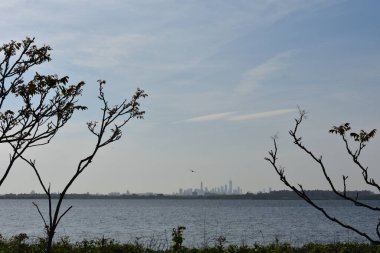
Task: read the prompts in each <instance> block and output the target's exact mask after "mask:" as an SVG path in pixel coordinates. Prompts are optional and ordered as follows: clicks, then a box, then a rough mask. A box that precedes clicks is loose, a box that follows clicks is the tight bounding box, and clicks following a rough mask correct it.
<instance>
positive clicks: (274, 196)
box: [0, 190, 380, 200]
mask: <svg viewBox="0 0 380 253" xmlns="http://www.w3.org/2000/svg"><path fill="white" fill-rule="evenodd" d="M305 192H306V193H307V194H308V196H310V198H311V199H315V200H339V199H341V198H340V197H339V196H338V195H336V194H334V193H333V192H332V191H326V190H309V191H305ZM346 195H347V196H349V197H352V198H355V199H356V198H357V199H361V200H380V194H375V193H373V192H371V191H347V192H346ZM51 197H52V198H53V199H57V198H59V194H58V193H52V194H51ZM45 198H46V195H45V194H42V193H19V194H13V193H8V194H2V195H0V199H45ZM65 198H67V199H268V200H297V199H300V197H299V196H298V195H297V194H296V193H294V192H293V191H287V190H280V191H271V192H258V193H249V192H248V193H246V194H241V195H220V194H207V195H198V196H179V195H166V194H161V193H157V194H89V193H70V194H66V196H65Z"/></svg>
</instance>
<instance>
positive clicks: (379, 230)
mask: <svg viewBox="0 0 380 253" xmlns="http://www.w3.org/2000/svg"><path fill="white" fill-rule="evenodd" d="M305 119H306V112H305V111H304V110H301V109H299V117H298V118H296V119H295V122H296V123H295V127H294V129H293V130H290V131H289V134H290V136H291V137H292V139H293V143H294V144H295V145H296V146H297V147H299V148H300V149H301V150H302V151H303V152H305V153H306V154H307V155H308V156H309V157H310V158H311V160H312V161H313V162H315V163H316V164H317V165H318V166H319V167H320V168H321V171H322V173H323V176H324V178H325V179H326V181H327V183H328V185H329V186H330V188H331V190H332V191H333V192H334V193H335V194H336V195H337V196H338V197H339V198H341V199H343V200H346V201H349V202H351V203H353V204H354V205H355V206H358V208H366V209H369V210H372V211H376V212H380V207H377V206H373V205H370V204H368V203H365V202H363V201H361V200H359V198H358V196H356V197H352V196H349V195H348V194H347V191H346V189H347V179H348V176H345V175H343V176H342V178H343V191H339V190H338V189H337V188H336V186H335V185H334V182H333V181H332V180H331V178H330V177H329V175H328V172H327V170H326V166H325V164H324V162H323V160H322V156H319V157H318V156H316V155H315V154H314V153H313V152H312V151H311V150H310V149H308V148H307V147H306V146H305V145H304V144H303V142H302V137H300V136H298V129H299V127H300V125H301V123H302V122H303V121H304V120H305ZM350 130H351V126H350V123H345V124H342V125H340V126H334V127H333V128H332V129H330V130H329V132H330V133H331V134H336V135H338V136H340V138H341V140H342V141H343V144H344V146H345V149H346V151H347V154H348V155H349V157H350V159H352V162H353V163H354V164H355V165H356V166H357V167H358V169H359V170H360V171H361V173H362V176H363V181H364V183H365V184H366V185H368V186H370V187H373V188H374V189H375V190H376V191H380V185H379V184H378V183H377V182H376V181H375V180H374V179H373V178H370V177H369V174H368V167H366V166H364V165H363V163H362V162H361V161H360V159H359V157H360V155H361V154H362V151H363V149H364V148H365V147H366V144H367V143H368V142H369V141H370V140H371V139H372V138H373V137H374V136H375V134H376V129H373V130H371V131H369V132H366V131H364V130H361V131H360V132H359V133H356V132H351V131H350ZM349 138H352V139H353V141H354V143H356V145H357V146H356V148H352V145H350V143H349ZM273 145H274V149H272V150H270V151H269V152H268V153H269V156H268V157H265V160H267V161H268V162H269V163H270V164H271V165H272V167H273V168H274V169H275V171H276V173H277V174H278V175H279V177H280V180H281V181H282V182H283V183H284V184H285V185H286V186H287V187H289V188H290V189H292V190H293V191H294V192H295V193H296V194H297V195H298V196H299V197H301V198H302V199H303V200H305V201H306V202H307V203H308V204H310V205H311V206H312V207H314V208H315V209H317V210H318V211H320V212H321V213H322V214H323V215H324V216H325V217H326V218H327V219H329V220H330V221H332V222H335V223H337V224H338V225H340V226H342V227H344V228H347V229H349V230H351V231H354V232H355V233H357V234H358V235H360V236H363V237H364V238H366V239H367V240H368V241H370V242H371V243H373V244H380V220H379V221H378V223H377V226H376V231H375V232H376V235H377V237H374V236H372V235H370V234H368V233H366V232H364V231H361V230H359V229H358V228H356V227H355V226H352V225H350V224H347V223H345V222H343V221H342V220H341V219H339V218H336V217H334V216H332V215H331V214H330V213H329V212H328V211H327V210H326V209H324V208H323V207H321V206H320V205H318V203H316V202H315V201H313V200H312V199H311V198H310V197H309V196H308V194H307V193H306V192H305V190H304V188H303V187H302V185H301V184H298V187H296V186H294V185H293V184H291V183H290V182H289V181H288V180H287V178H286V176H285V169H284V167H283V166H281V165H279V164H278V162H277V160H278V145H277V138H276V137H274V138H273Z"/></svg>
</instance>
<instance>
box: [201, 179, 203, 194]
mask: <svg viewBox="0 0 380 253" xmlns="http://www.w3.org/2000/svg"><path fill="white" fill-rule="evenodd" d="M201 193H203V182H202V181H201Z"/></svg>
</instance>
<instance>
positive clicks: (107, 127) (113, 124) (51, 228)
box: [22, 80, 147, 252]
mask: <svg viewBox="0 0 380 253" xmlns="http://www.w3.org/2000/svg"><path fill="white" fill-rule="evenodd" d="M104 84H105V81H102V80H100V81H99V96H98V98H99V99H100V101H101V103H102V108H101V111H102V113H101V114H102V116H101V118H100V121H99V122H96V121H92V122H88V123H87V127H88V130H89V131H90V132H91V133H92V134H93V135H94V136H95V143H94V147H93V149H92V150H91V151H90V152H89V154H88V155H87V156H85V158H83V159H82V160H80V161H79V163H78V165H77V168H76V170H75V171H74V174H73V175H72V177H71V179H70V180H69V181H68V183H67V184H66V185H65V187H64V188H63V190H62V192H61V193H60V194H59V196H58V202H57V203H56V205H55V208H53V205H52V195H51V191H50V184H49V185H48V186H47V185H46V184H45V183H44V182H43V180H42V178H41V176H40V173H39V171H38V168H37V165H36V162H35V161H34V160H31V159H27V158H25V157H24V156H22V159H23V160H24V161H25V162H27V163H28V164H29V165H30V166H31V167H32V168H33V170H34V172H35V174H36V175H37V177H38V180H39V182H40V185H41V186H42V188H43V190H44V192H45V194H46V196H47V199H48V217H47V218H45V217H44V215H43V214H42V212H41V211H40V208H39V206H38V205H37V204H35V203H33V204H34V205H35V206H36V208H37V210H38V212H39V214H40V216H41V218H42V220H43V222H44V225H45V229H46V234H47V251H46V252H51V249H52V243H53V239H54V234H55V231H56V229H57V227H58V225H59V223H60V221H61V219H62V218H63V216H65V214H66V213H67V212H68V211H69V210H70V209H71V208H72V206H70V207H69V208H67V209H65V210H63V211H61V207H62V202H63V200H64V198H65V195H66V193H67V191H68V190H69V188H70V187H71V185H72V184H73V183H74V182H75V180H76V179H77V178H78V176H79V175H80V174H81V173H82V172H83V171H84V170H85V169H86V168H87V167H88V166H89V165H90V163H91V162H92V160H93V159H94V157H95V155H96V154H97V153H98V151H99V149H101V148H103V147H105V146H107V145H109V144H111V143H113V142H115V141H118V140H119V139H120V138H121V136H122V131H121V129H122V128H123V127H124V126H125V125H126V124H127V123H128V122H129V121H130V120H131V119H132V118H137V119H142V118H143V116H144V114H145V111H141V110H140V104H139V99H140V98H145V97H146V96H147V94H146V93H145V92H144V91H143V90H141V89H137V91H136V92H135V94H134V95H133V96H132V98H131V100H129V101H128V100H124V101H123V102H121V103H120V104H118V105H115V106H109V104H108V101H107V100H106V98H105V96H104V92H103V88H104ZM107 134H108V135H107Z"/></svg>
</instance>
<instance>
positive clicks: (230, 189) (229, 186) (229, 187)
mask: <svg viewBox="0 0 380 253" xmlns="http://www.w3.org/2000/svg"><path fill="white" fill-rule="evenodd" d="M228 194H232V180H231V179H230V181H229V182H228Z"/></svg>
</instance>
